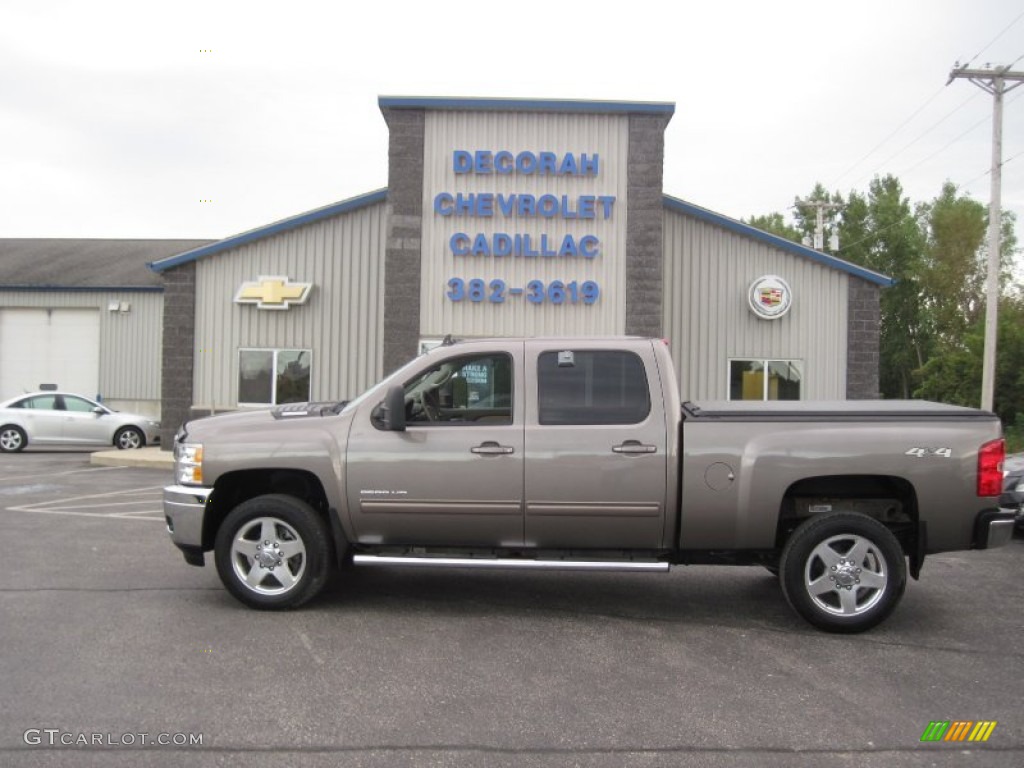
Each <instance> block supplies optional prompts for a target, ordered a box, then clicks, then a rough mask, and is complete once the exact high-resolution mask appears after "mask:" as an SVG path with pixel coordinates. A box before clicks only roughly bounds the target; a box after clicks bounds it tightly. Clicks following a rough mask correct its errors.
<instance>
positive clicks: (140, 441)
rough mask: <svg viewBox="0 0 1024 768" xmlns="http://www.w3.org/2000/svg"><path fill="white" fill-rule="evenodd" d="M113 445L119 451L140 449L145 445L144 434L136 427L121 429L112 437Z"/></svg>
mask: <svg viewBox="0 0 1024 768" xmlns="http://www.w3.org/2000/svg"><path fill="white" fill-rule="evenodd" d="M114 445H116V446H117V448H118V450H121V451H124V450H128V449H130V448H142V447H143V446H145V445H146V433H145V432H143V431H142V430H141V429H139V428H138V427H121V428H120V429H119V430H117V433H116V434H115V435H114Z"/></svg>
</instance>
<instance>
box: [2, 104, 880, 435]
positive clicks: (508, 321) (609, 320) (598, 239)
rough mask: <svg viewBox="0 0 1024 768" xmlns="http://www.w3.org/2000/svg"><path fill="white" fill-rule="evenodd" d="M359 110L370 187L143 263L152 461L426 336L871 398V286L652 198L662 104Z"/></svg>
mask: <svg viewBox="0 0 1024 768" xmlns="http://www.w3.org/2000/svg"><path fill="white" fill-rule="evenodd" d="M379 107H380V110H381V112H382V113H383V116H384V120H385V122H386V124H387V129H388V131H389V135H390V139H389V151H388V179H387V182H388V185H387V187H386V188H385V189H380V190H376V191H371V192H368V193H367V194H364V195H361V196H358V197H355V198H351V199H348V200H344V201H341V202H338V203H334V204H331V205H327V206H325V207H323V208H319V209H316V210H313V211H309V212H306V213H302V214H299V215H297V216H294V217H292V218H289V219H285V220H283V221H279V222H274V223H272V224H268V225H267V226H264V227H260V228H257V229H254V230H251V231H249V232H245V233H242V234H240V235H235V236H233V237H228V238H226V239H224V240H220V241H216V242H207V243H201V244H197V246H196V247H191V248H188V249H183V250H181V251H180V252H176V253H173V254H171V255H168V256H166V257H163V258H159V259H154V260H152V262H151V264H150V268H151V269H152V271H153V272H154V273H155V274H157V275H159V276H160V277H161V278H162V287H163V291H162V293H161V294H160V296H161V300H162V306H161V312H162V321H161V322H162V328H163V334H162V341H161V344H160V345H159V347H160V357H161V362H160V365H159V369H160V375H161V381H160V387H159V391H160V397H161V410H162V421H163V423H164V435H163V440H164V444H165V446H166V445H169V444H170V440H169V438H170V436H171V435H172V434H173V432H174V430H175V429H176V427H177V425H178V424H180V423H181V422H182V421H183V420H185V419H187V418H189V417H192V416H195V415H201V414H208V413H212V412H218V411H224V410H235V409H239V408H247V407H266V406H268V405H272V404H275V403H282V402H293V401H301V400H338V399H347V398H351V397H354V396H355V395H357V394H358V393H359V392H360V391H362V390H363V389H364V388H366V387H367V386H368V385H370V384H372V383H373V382H374V381H376V380H377V379H379V378H380V377H381V376H382V375H383V374H385V373H387V372H389V371H391V370H393V369H394V368H396V367H398V366H399V365H401V364H402V363H404V362H405V361H407V360H408V359H410V358H411V357H413V356H415V355H416V354H418V353H419V352H420V351H421V350H422V349H424V348H426V347H429V346H430V345H432V344H436V343H438V342H439V341H440V340H441V339H442V338H444V337H445V336H447V335H451V336H454V337H456V338H468V337H485V336H512V335H515V336H581V335H586V336H611V335H622V334H629V335H642V336H653V337H659V338H665V339H666V340H667V342H668V343H669V345H670V346H671V350H672V355H673V358H674V360H675V364H676V367H677V371H676V372H677V374H678V376H679V381H680V386H681V389H682V395H683V397H684V398H688V399H847V398H849V399H855V398H866V397H875V396H877V392H878V350H879V295H880V290H881V289H883V288H884V287H886V286H888V285H890V284H891V282H892V281H891V280H890V279H889V278H888V277H886V276H884V275H880V274H878V273H875V272H872V271H870V270H867V269H865V268H863V267H859V266H857V265H854V264H851V263H848V262H845V261H842V260H840V259H837V258H835V257H832V256H830V255H827V254H825V253H822V252H819V251H816V250H813V249H811V248H807V247H804V246H802V245H799V244H797V243H793V242H790V241H788V240H785V239H782V238H779V237H776V236H774V235H771V234H768V233H766V232H763V231H760V230H758V229H755V228H753V227H750V226H748V225H746V224H743V223H741V222H739V221H736V220H734V219H730V218H727V217H725V216H722V215H720V214H717V213H714V212H712V211H709V210H706V209H704V208H701V207H699V206H697V205H694V204H692V203H690V202H686V201H683V200H680V199H678V198H675V197H672V196H670V195H667V194H665V191H664V190H663V188H662V175H663V164H664V131H665V128H666V126H667V125H668V123H669V121H670V120H671V119H672V116H673V113H674V109H675V107H674V105H673V104H670V103H637V102H618V101H615V102H606V101H546V100H517V99H448V98H405V97H401V98H399V97H381V98H380V99H379ZM755 170H756V169H755ZM6 300H7V297H6V296H5V295H4V293H3V288H2V286H0V301H6ZM4 306H6V305H5V304H0V318H2V316H3V315H2V312H3V311H5V310H4V309H2V307H4ZM110 306H113V299H111V300H110ZM109 314H110V315H112V314H115V313H113V312H110V313H109ZM100 354H101V355H102V350H101V351H100ZM2 355H3V349H0V358H2ZM0 364H2V360H0Z"/></svg>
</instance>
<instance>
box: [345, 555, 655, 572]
mask: <svg viewBox="0 0 1024 768" xmlns="http://www.w3.org/2000/svg"><path fill="white" fill-rule="evenodd" d="M352 562H353V563H355V564H356V565H411V566H414V567H418V568H510V569H517V568H518V569H526V570H553V571H648V572H651V571H654V572H660V573H665V572H667V571H668V569H669V564H668V563H663V562H659V561H654V560H529V559H526V558H511V557H507V558H501V557H429V556H423V555H353V556H352Z"/></svg>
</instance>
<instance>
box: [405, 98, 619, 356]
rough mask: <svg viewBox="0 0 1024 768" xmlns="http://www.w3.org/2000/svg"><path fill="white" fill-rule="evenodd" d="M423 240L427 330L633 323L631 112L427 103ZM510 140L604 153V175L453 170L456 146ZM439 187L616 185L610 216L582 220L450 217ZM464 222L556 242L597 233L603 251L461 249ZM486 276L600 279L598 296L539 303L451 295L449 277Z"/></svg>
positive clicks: (582, 331)
mask: <svg viewBox="0 0 1024 768" xmlns="http://www.w3.org/2000/svg"><path fill="white" fill-rule="evenodd" d="M424 143H425V146H424V157H425V164H424V179H423V244H422V258H423V261H422V264H423V271H422V293H421V301H420V307H421V309H420V332H421V335H423V336H436V337H441V336H444V335H445V334H447V333H453V334H455V335H458V336H518V335H527V336H529V335H564V336H578V335H605V334H621V333H623V331H624V329H625V306H626V303H625V298H626V288H625V286H626V271H625V264H626V258H627V254H626V209H627V193H628V187H627V181H628V179H627V162H628V157H629V152H628V150H629V118H628V116H625V115H622V116H614V115H552V114H540V113H507V112H442V111H438V112H433V111H431V112H428V113H427V115H426V123H425V137H424ZM455 149H463V150H469V151H474V150H508V151H511V152H513V153H516V152H520V151H531V152H540V151H550V152H555V153H558V154H559V155H561V154H563V153H566V152H571V153H574V154H578V153H587V154H594V153H596V154H598V155H599V157H600V168H599V173H598V175H597V176H596V177H551V176H536V175H519V174H511V175H508V176H503V175H497V174H494V175H486V176H478V175H476V174H462V175H458V176H456V175H455V174H454V173H453V171H452V151H453V150H455ZM440 192H450V193H453V194H454V193H458V192H478V193H479V192H495V193H503V194H509V193H518V194H533V195H536V196H539V195H542V194H546V193H550V194H553V195H556V196H558V197H561V196H562V195H568V197H569V199H570V200H573V201H575V200H576V199H577V198H578V196H579V195H614V196H615V198H616V200H615V203H614V207H613V210H612V216H611V218H609V219H607V220H605V219H603V218H600V217H599V218H597V219H594V220H587V221H580V220H568V219H562V218H560V217H556V218H550V219H548V218H542V217H536V218H533V217H530V218H517V217H513V218H511V219H506V218H504V217H502V216H500V215H495V216H494V217H493V218H483V217H456V216H452V217H442V216H439V215H438V214H436V213H434V207H433V206H434V196H435V195H437V194H438V193H440ZM455 232H465V233H467V234H468V235H469V236H470V238H472V237H473V236H474V235H475V234H476V233H484V234H486V235H488V236H489V237H490V236H493V234H494V233H495V232H504V233H507V234H516V233H524V234H529V235H530V236H531V237H532V238H533V242H534V244H535V245H536V243H537V241H538V239H539V237H540V235H541V234H542V233H546V234H548V235H549V236H551V237H552V238H554V242H555V244H556V246H555V247H557V244H559V243H561V238H562V237H563V236H564V235H566V234H572V235H574V236H576V237H577V238H578V237H580V236H582V235H584V234H592V235H595V236H597V237H598V238H599V239H600V253H599V255H597V256H596V257H595V258H593V259H587V258H584V257H582V256H580V257H576V258H571V257H553V258H521V257H519V258H517V257H511V256H507V257H493V256H492V257H480V256H460V257H455V256H453V255H452V252H451V250H450V248H449V238H450V237H451V235H452V234H453V233H455ZM452 277H461V278H463V279H465V280H467V281H468V280H470V279H474V278H480V279H483V280H484V281H485V283H489V282H490V281H491V280H492V279H495V278H500V279H502V280H504V281H505V282H506V283H507V284H508V287H509V288H525V286H526V284H527V283H528V282H529V281H531V280H534V279H537V280H541V281H543V282H544V284H545V285H548V284H550V283H551V282H552V281H554V280H561V281H563V282H565V283H569V282H571V281H576V282H577V283H578V284H582V283H583V281H585V280H593V281H595V282H597V283H598V285H599V287H600V289H601V297H600V299H599V301H598V302H597V303H596V304H593V305H585V304H582V303H578V304H575V305H573V304H570V303H563V304H561V305H554V304H552V303H550V302H548V301H545V302H544V303H543V304H531V303H529V302H528V301H527V300H526V297H525V296H518V297H516V296H508V295H507V296H506V299H505V301H504V302H503V303H500V304H495V303H491V302H489V301H486V300H485V301H482V302H471V301H467V300H464V301H460V302H453V301H451V300H450V299H448V298H447V297H446V291H447V281H448V280H449V278H452Z"/></svg>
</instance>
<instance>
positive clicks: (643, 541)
mask: <svg viewBox="0 0 1024 768" xmlns="http://www.w3.org/2000/svg"><path fill="white" fill-rule="evenodd" d="M174 451H175V469H174V472H175V485H173V486H171V487H168V488H166V489H165V491H164V510H165V514H166V518H167V529H168V531H169V532H170V535H171V538H172V540H173V542H174V543H175V544H176V545H177V546H178V547H179V548H180V549H181V550H182V552H183V553H184V555H185V560H186V561H187V562H189V563H191V564H193V565H203V563H204V553H206V552H209V551H213V553H214V560H215V562H216V567H217V571H218V573H219V575H220V578H221V580H222V581H223V583H224V585H225V587H226V588H227V589H228V590H229V591H230V592H231V594H233V595H234V596H235V597H236V598H238V599H239V600H240V601H241V602H243V603H245V604H247V605H249V606H252V607H254V608H265V609H274V608H293V607H296V606H299V605H301V604H303V603H305V602H306V601H308V600H309V599H311V598H312V597H313V596H314V595H316V594H317V593H318V592H319V591H320V589H321V588H322V587H323V585H324V583H325V582H326V580H327V579H328V577H329V576H330V574H331V573H332V572H333V571H334V570H335V569H337V568H339V567H341V566H347V565H353V564H354V565H357V566H370V565H376V566H388V567H396V566H413V567H420V568H427V567H445V568H447V567H466V568H534V569H537V568H548V569H577V570H599V569H600V570H622V571H667V570H668V569H669V567H670V566H672V565H680V564H695V563H701V564H732V565H762V566H764V567H765V568H767V569H768V570H770V571H772V572H773V573H777V575H778V577H779V580H780V582H781V586H782V590H783V592H784V594H785V597H786V599H787V600H788V602H789V603H790V605H791V606H792V607H793V608H794V609H795V610H796V612H797V613H799V614H800V615H801V616H803V618H805V619H806V620H807V621H809V622H810V623H811V624H813V625H815V626H817V627H819V628H822V629H825V630H829V631H835V632H857V631H861V630H865V629H867V628H869V627H872V626H874V625H876V624H877V623H878V622H880V621H882V620H883V619H884V618H885V617H886V616H887V615H889V613H890V612H891V611H892V610H893V608H894V607H895V606H896V604H897V603H898V602H899V600H900V598H901V597H902V595H903V591H904V587H905V585H906V576H907V573H908V571H909V573H910V575H911V576H913V577H914V578H917V577H918V574H919V572H920V570H921V566H922V564H923V562H924V559H925V556H926V555H927V554H930V553H935V552H943V551H949V550H966V549H985V548H987V547H993V546H997V545H999V544H1004V543H1006V541H1007V540H1008V539H1009V537H1010V536H1011V534H1012V529H1013V515H1012V513H1007V512H1005V511H1000V509H999V505H998V497H999V494H1000V492H1001V484H1002V461H1003V456H1004V443H1003V439H1002V437H1001V425H1000V422H999V421H998V419H997V418H996V417H995V416H994V415H992V414H991V413H987V412H984V411H978V410H973V409H969V408H958V407H953V406H947V405H939V404H935V403H928V402H920V401H917V402H915V401H850V402H767V403H760V402H759V403H750V402H700V403H685V404H684V403H682V402H680V395H679V386H678V384H677V382H676V379H675V376H674V373H673V366H672V361H671V359H670V356H669V351H668V348H667V347H666V345H665V344H664V343H663V342H662V341H660V340H654V339H640V338H607V339H583V338H571V339H570V338H563V339H542V338H528V339H492V340H474V341H465V342H447V341H446V343H445V344H444V345H443V346H441V347H438V348H436V349H434V350H431V351H430V352H428V353H426V354H423V355H421V356H420V357H418V358H416V359H415V360H413V361H411V362H410V363H408V364H407V365H405V366H404V367H402V368H400V369H399V370H397V371H395V372H394V373H393V374H391V375H390V376H388V377H387V378H386V379H384V380H383V381H382V382H380V383H379V384H377V385H376V386H373V387H371V388H370V389H369V390H368V391H366V392H365V393H363V394H362V395H360V396H359V397H357V398H356V399H355V400H353V401H351V402H348V403H337V404H331V403H312V404H310V403H305V404H301V405H289V406H283V407H280V408H277V409H276V410H272V411H266V410H265V411H260V412H247V413H231V414H225V415H220V416H214V417H210V418H205V419H199V420H195V421H191V422H188V423H187V424H185V425H184V426H183V428H182V429H181V431H180V432H179V434H178V435H177V438H176V441H175V445H174Z"/></svg>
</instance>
